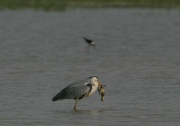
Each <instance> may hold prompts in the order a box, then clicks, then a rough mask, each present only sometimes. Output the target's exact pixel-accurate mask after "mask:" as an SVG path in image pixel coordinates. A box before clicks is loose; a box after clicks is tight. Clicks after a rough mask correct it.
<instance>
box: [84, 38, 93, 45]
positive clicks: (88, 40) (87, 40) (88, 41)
mask: <svg viewBox="0 0 180 126" xmlns="http://www.w3.org/2000/svg"><path fill="white" fill-rule="evenodd" d="M83 38H84V40H85V41H86V42H87V43H89V44H90V43H91V42H93V40H90V39H87V38H85V37H83Z"/></svg>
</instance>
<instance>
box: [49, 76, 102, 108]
mask: <svg viewBox="0 0 180 126" xmlns="http://www.w3.org/2000/svg"><path fill="white" fill-rule="evenodd" d="M103 86H105V85H101V83H100V81H99V79H98V77H96V76H92V77H88V78H84V79H83V80H80V81H77V82H73V83H71V84H69V85H68V86H67V87H65V88H64V89H62V90H61V91H60V92H59V93H58V94H56V95H55V96H54V97H53V99H52V101H58V100H64V99H75V100H76V102H75V104H74V110H76V106H77V102H78V100H81V99H83V98H85V97H89V96H91V95H92V94H93V93H94V92H95V91H96V90H97V89H98V91H99V89H100V88H102V87H103ZM99 93H100V94H101V96H102V93H101V92H99ZM104 94H105V93H104ZM104 94H103V96H104ZM101 100H102V101H104V99H101Z"/></svg>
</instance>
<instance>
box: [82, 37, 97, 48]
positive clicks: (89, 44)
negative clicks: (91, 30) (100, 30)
mask: <svg viewBox="0 0 180 126" xmlns="http://www.w3.org/2000/svg"><path fill="white" fill-rule="evenodd" d="M83 38H84V40H85V41H86V42H87V43H88V46H87V47H85V49H87V50H88V51H89V48H90V46H92V47H94V49H95V45H96V42H95V41H93V40H90V39H87V38H85V37H83Z"/></svg>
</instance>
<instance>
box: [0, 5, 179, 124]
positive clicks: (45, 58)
mask: <svg viewBox="0 0 180 126" xmlns="http://www.w3.org/2000/svg"><path fill="white" fill-rule="evenodd" d="M179 13H180V10H150V9H102V10H96V9H95V10H81V9H80V10H68V11H65V12H56V11H54V12H43V11H34V10H20V11H10V10H4V11H0V125H3V126H4V125H7V126H11V125H13V126H14V125H17V126H25V125H40V126H59V125H61V126H70V125H81V126H84V125H89V126H90V125H91V126H92V125H99V126H110V125H111V126H112V125H113V126H120V125H122V126H170V125H172V126H179V125H180V34H179V33H180V16H179ZM83 36H84V37H87V38H90V39H93V40H94V41H96V43H97V46H96V49H95V50H94V49H93V48H91V49H90V52H89V53H87V52H86V51H85V50H84V48H85V47H86V46H87V44H86V43H85V42H84V40H83V39H82V37H83ZM92 75H96V76H98V77H99V79H100V81H101V83H102V84H105V85H107V87H106V88H105V90H106V95H105V102H104V103H103V102H101V101H100V96H99V94H98V92H96V93H95V94H94V95H93V96H92V97H90V98H88V99H83V100H81V101H79V102H78V106H77V108H78V110H77V111H74V110H73V105H74V102H75V101H74V100H63V101H58V102H52V101H51V99H52V97H53V96H54V95H55V94H56V93H58V92H59V91H60V90H61V89H62V88H64V87H65V86H66V85H68V84H69V83H71V82H73V81H76V80H79V79H83V78H85V77H89V76H92Z"/></svg>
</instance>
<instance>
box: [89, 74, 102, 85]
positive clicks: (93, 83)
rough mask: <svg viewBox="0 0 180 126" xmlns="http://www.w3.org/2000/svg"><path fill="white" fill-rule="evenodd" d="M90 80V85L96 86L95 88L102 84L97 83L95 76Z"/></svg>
mask: <svg viewBox="0 0 180 126" xmlns="http://www.w3.org/2000/svg"><path fill="white" fill-rule="evenodd" d="M90 78H91V80H90V81H91V84H92V85H93V86H97V87H101V86H102V84H101V83H100V81H99V79H98V77H96V76H93V77H90Z"/></svg>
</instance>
